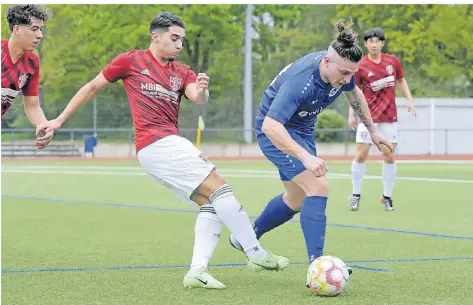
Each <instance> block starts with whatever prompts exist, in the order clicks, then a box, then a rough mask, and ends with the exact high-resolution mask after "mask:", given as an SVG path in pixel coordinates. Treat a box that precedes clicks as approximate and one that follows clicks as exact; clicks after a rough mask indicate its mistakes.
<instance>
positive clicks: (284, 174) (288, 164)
mask: <svg viewBox="0 0 473 305" xmlns="http://www.w3.org/2000/svg"><path fill="white" fill-rule="evenodd" d="M289 134H290V135H291V137H292V139H293V140H294V141H296V142H297V143H298V144H299V145H301V146H302V147H303V148H304V149H306V150H307V151H308V152H310V153H311V154H313V155H315V153H316V152H315V144H312V143H310V139H304V138H303V137H301V136H299V135H297V134H295V133H289ZM257 140H258V144H259V146H260V148H261V151H262V152H263V154H264V155H265V157H266V158H267V159H268V160H269V161H270V162H271V163H273V164H274V165H275V166H276V167H277V169H278V170H279V175H280V177H281V181H283V182H284V181H291V180H292V178H293V177H295V176H297V175H298V174H300V173H302V172H304V171H305V170H306V169H305V167H304V165H303V164H302V162H301V161H300V160H299V159H297V158H294V157H293V156H291V155H289V154H286V153H285V152H283V151H281V150H280V149H279V148H277V147H275V146H274V145H273V143H272V142H271V140H269V139H268V137H266V136H265V135H258V137H257ZM312 141H313V139H312Z"/></svg>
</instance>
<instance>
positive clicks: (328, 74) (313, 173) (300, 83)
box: [230, 21, 393, 263]
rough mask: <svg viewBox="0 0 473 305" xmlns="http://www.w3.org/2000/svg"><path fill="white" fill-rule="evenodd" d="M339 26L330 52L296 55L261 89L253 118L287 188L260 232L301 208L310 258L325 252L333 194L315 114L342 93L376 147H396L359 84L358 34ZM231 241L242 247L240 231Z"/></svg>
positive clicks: (268, 208)
mask: <svg viewBox="0 0 473 305" xmlns="http://www.w3.org/2000/svg"><path fill="white" fill-rule="evenodd" d="M336 27H337V30H338V31H339V34H338V37H337V39H336V40H334V41H333V42H332V43H331V44H330V46H329V48H328V51H320V52H316V53H311V54H308V55H306V56H304V57H302V58H300V59H298V60H296V61H295V62H294V63H292V64H290V65H288V66H287V67H286V68H284V69H283V70H282V71H281V72H280V73H279V75H278V76H277V77H276V78H275V79H274V80H273V82H272V83H271V84H270V85H269V87H268V88H267V89H266V90H265V91H264V93H263V97H262V99H261V103H260V107H259V110H258V114H257V116H256V122H255V130H256V135H257V139H258V143H259V146H260V148H261V150H262V151H263V153H264V155H265V156H266V158H268V160H269V161H271V162H272V163H273V164H274V165H275V166H276V167H277V168H278V170H279V176H280V178H281V181H282V183H283V184H284V187H285V189H286V191H285V192H284V193H283V194H280V195H277V196H276V197H274V198H273V199H272V200H271V201H270V202H269V203H268V204H267V206H266V208H265V209H264V210H263V212H262V213H261V215H260V216H259V217H258V218H257V219H256V221H255V223H254V230H255V232H256V236H257V237H258V238H260V237H261V236H262V235H263V234H264V233H266V232H269V231H271V230H272V229H274V228H276V227H278V226H280V225H282V224H283V223H285V222H287V221H289V220H290V219H292V218H293V216H294V215H295V214H297V213H299V212H300V222H301V228H302V231H303V234H304V238H305V244H306V248H307V255H308V259H309V263H311V262H312V261H314V260H315V259H316V258H317V257H319V256H322V255H323V250H324V242H325V229H326V226H327V217H326V214H325V208H326V205H327V197H328V193H329V186H328V180H327V175H326V174H327V170H328V168H327V164H326V163H325V161H324V160H322V159H321V158H319V157H317V152H316V146H315V142H314V128H315V121H316V119H317V115H318V114H319V113H321V112H322V111H323V110H324V109H325V108H327V107H328V106H329V105H330V104H331V103H333V102H334V101H335V100H336V99H337V98H338V96H339V95H340V94H342V93H344V94H345V96H346V98H347V99H348V101H349V103H350V105H351V107H353V109H354V110H355V111H356V113H357V115H358V116H359V117H360V118H361V120H362V122H363V123H364V124H365V125H366V126H367V128H368V130H369V132H370V134H371V138H372V139H373V142H374V143H375V144H376V145H377V146H378V148H379V149H386V150H392V149H393V148H392V145H391V143H389V142H388V141H386V140H385V139H384V138H383V136H382V135H381V133H379V132H378V130H377V129H376V127H375V125H374V123H373V120H372V119H371V116H370V113H369V109H368V104H367V102H366V100H365V97H364V96H363V93H362V92H361V90H360V89H359V88H358V87H356V86H355V76H354V74H355V73H356V71H357V70H358V62H359V61H360V60H361V57H362V56H363V53H362V50H361V48H360V47H359V46H358V45H357V39H356V34H355V33H354V32H353V31H352V30H351V29H349V28H346V27H345V25H344V24H343V22H342V21H339V22H338V23H337V24H336ZM230 243H231V244H232V245H233V246H234V247H235V248H237V249H239V250H242V247H241V245H240V243H239V239H238V237H237V236H235V235H230Z"/></svg>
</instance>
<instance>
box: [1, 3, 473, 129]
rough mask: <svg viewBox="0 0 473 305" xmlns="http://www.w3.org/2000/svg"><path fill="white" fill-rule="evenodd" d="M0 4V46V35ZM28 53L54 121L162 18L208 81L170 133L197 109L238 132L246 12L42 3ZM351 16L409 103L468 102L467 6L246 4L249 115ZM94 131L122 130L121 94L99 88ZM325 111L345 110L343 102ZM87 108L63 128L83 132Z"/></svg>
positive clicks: (16, 123)
mask: <svg viewBox="0 0 473 305" xmlns="http://www.w3.org/2000/svg"><path fill="white" fill-rule="evenodd" d="M8 7H9V5H2V39H5V38H8V37H9V36H10V32H9V29H8V25H7V22H6V18H5V15H6V10H7V8H8ZM48 7H49V8H50V9H51V10H52V12H53V14H54V16H53V18H52V19H51V20H50V21H49V22H47V24H46V27H45V33H44V36H45V37H44V40H43V42H42V44H41V46H40V48H39V50H37V52H38V55H39V56H40V60H41V82H40V84H41V93H40V97H41V102H42V103H43V108H44V109H45V113H46V115H47V117H48V118H54V117H56V115H57V114H59V113H60V112H61V111H62V110H63V109H64V107H65V105H66V104H67V103H68V102H69V100H70V99H71V98H72V96H73V95H74V94H75V93H76V92H77V90H78V89H80V87H81V86H82V85H84V84H85V83H86V82H88V81H89V80H90V79H92V78H93V77H95V75H96V74H98V73H99V72H100V70H101V69H102V68H103V67H104V66H105V65H106V64H107V63H108V62H109V61H110V60H111V59H113V58H114V57H115V56H116V55H118V54H120V53H123V52H128V51H129V50H131V49H145V48H147V47H148V46H149V43H150V39H149V34H148V32H149V23H150V22H151V20H152V18H153V17H154V16H155V15H157V14H158V13H159V12H160V11H162V10H167V11H171V12H173V13H175V14H177V15H178V16H180V17H181V18H182V19H183V20H184V22H185V23H186V40H185V43H184V46H183V51H182V52H181V55H180V58H179V59H178V60H179V61H180V62H183V63H186V64H189V65H190V66H191V67H192V69H193V70H194V71H196V72H206V73H207V74H208V75H209V76H210V78H211V85H210V88H209V89H210V93H211V99H210V101H209V103H208V105H206V106H205V108H204V109H200V108H198V106H194V105H192V104H191V103H190V102H188V101H187V100H183V102H182V104H181V116H180V117H181V120H180V126H181V127H184V128H192V127H194V126H195V122H196V120H197V113H200V112H201V111H202V110H203V112H204V115H205V121H206V125H207V126H211V127H242V126H243V82H244V78H243V74H244V70H243V69H244V35H245V27H244V26H245V10H246V5H50V6H48ZM340 18H351V19H352V21H353V23H354V29H355V30H356V31H357V32H358V33H359V38H360V43H361V44H362V45H363V32H364V31H365V30H366V29H368V28H371V27H382V28H383V29H384V31H385V34H386V38H387V41H386V46H385V49H384V51H385V52H389V53H394V54H396V55H397V56H398V57H399V58H400V60H401V62H402V63H403V66H404V72H405V75H406V78H407V80H408V82H409V86H410V88H411V91H412V94H413V96H414V97H425V96H428V97H446V96H448V97H473V88H472V87H473V69H472V68H471V67H472V66H473V65H472V64H473V51H472V50H471V46H473V36H472V35H471V33H472V32H473V6H472V5H255V7H254V11H253V33H252V34H253V54H252V56H253V79H252V83H253V109H254V111H253V113H255V112H256V109H257V106H258V104H259V100H260V97H261V94H262V92H263V90H264V89H265V88H266V87H267V86H268V84H269V83H270V82H271V80H272V79H273V78H274V77H275V75H276V74H277V73H278V72H279V71H280V70H281V69H282V68H283V67H284V66H286V65H287V64H289V63H290V62H292V61H294V60H295V59H297V58H299V57H300V56H302V55H304V54H307V53H310V52H314V51H318V50H323V49H326V48H327V47H328V45H329V43H330V42H331V41H332V40H333V38H334V34H335V33H334V28H333V23H334V22H336V21H337V20H338V19H340ZM97 101H98V102H97V121H98V127H99V128H101V127H131V125H132V124H131V116H130V111H129V109H128V101H127V99H126V95H125V91H124V89H123V87H122V86H121V85H120V84H116V85H112V86H109V87H108V88H107V89H105V90H104V91H103V92H102V93H101V94H100V95H99V96H98V97H97ZM12 108H13V109H10V111H9V112H7V114H6V115H5V117H4V123H3V126H4V127H30V125H29V123H28V122H27V119H26V117H25V116H24V114H23V110H22V102H21V98H19V101H16V102H14V106H13V107H12ZM333 108H334V109H335V110H336V111H338V112H339V113H342V114H343V115H345V114H346V112H347V103H346V102H345V100H344V98H341V99H340V101H338V102H336V103H334V105H333ZM92 124H93V117H92V103H89V104H88V105H87V106H85V107H83V109H81V110H80V112H79V113H77V114H75V115H74V116H72V118H71V119H70V120H69V121H68V122H67V123H66V126H65V127H70V128H79V127H80V128H91V127H92Z"/></svg>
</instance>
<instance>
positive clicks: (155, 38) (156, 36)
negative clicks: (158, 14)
mask: <svg viewBox="0 0 473 305" xmlns="http://www.w3.org/2000/svg"><path fill="white" fill-rule="evenodd" d="M151 41H153V42H155V43H158V42H159V34H158V33H156V32H152V33H151Z"/></svg>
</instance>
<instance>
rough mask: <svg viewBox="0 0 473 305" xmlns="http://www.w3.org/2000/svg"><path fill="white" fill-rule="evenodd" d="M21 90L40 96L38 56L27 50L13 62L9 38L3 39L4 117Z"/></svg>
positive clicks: (29, 94)
mask: <svg viewBox="0 0 473 305" xmlns="http://www.w3.org/2000/svg"><path fill="white" fill-rule="evenodd" d="M20 91H21V92H22V93H23V95H24V96H38V91H39V60H38V57H37V56H36V55H35V54H34V53H33V52H25V53H24V54H23V56H22V57H21V58H20V59H19V60H18V61H17V62H16V63H13V61H12V59H11V56H10V50H9V49H8V39H6V40H2V118H3V115H4V114H5V112H7V110H8V108H10V106H11V104H12V102H13V99H14V98H15V97H16V96H17V95H18V94H19V93H20Z"/></svg>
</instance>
